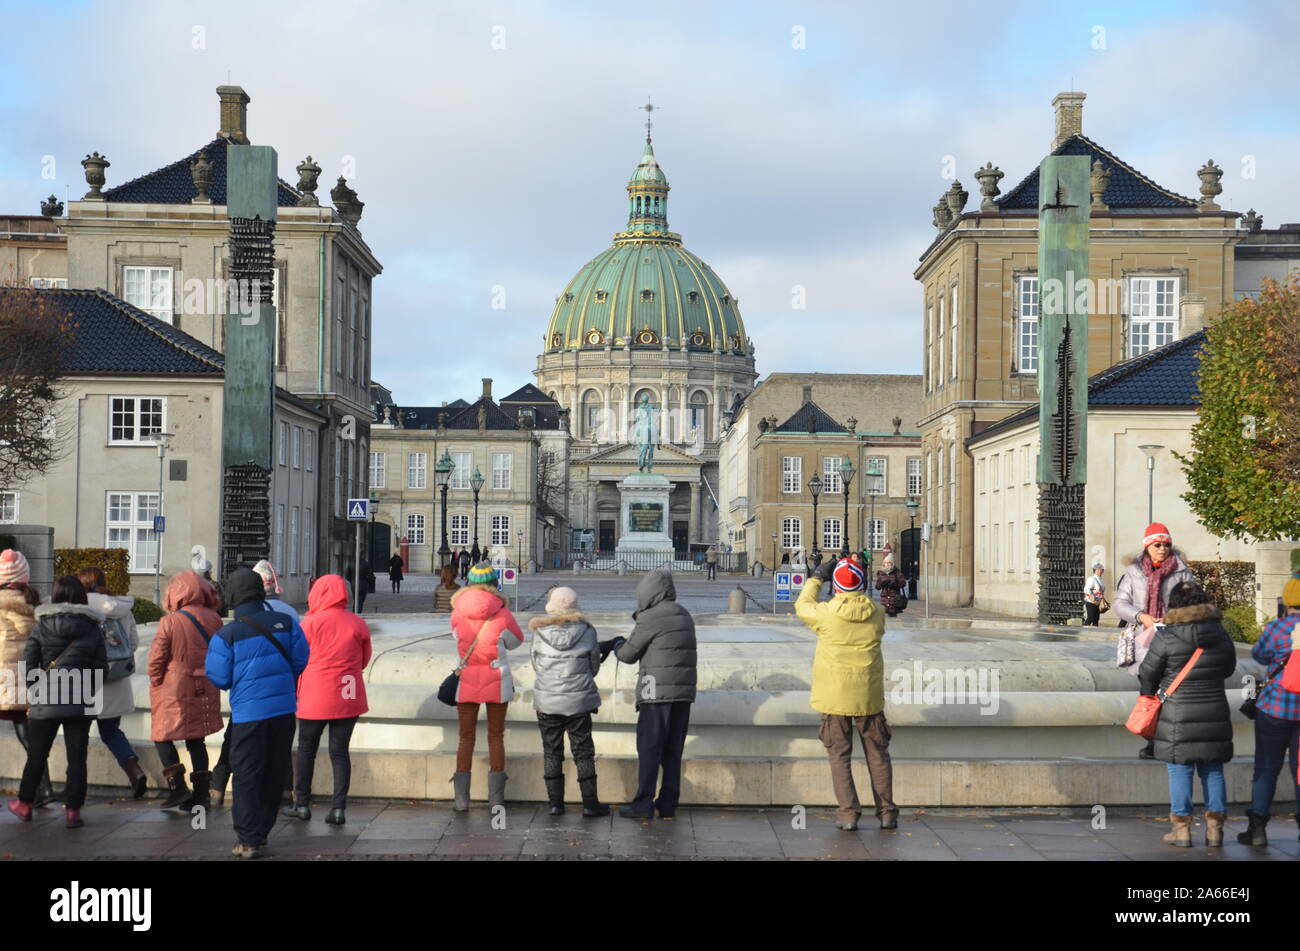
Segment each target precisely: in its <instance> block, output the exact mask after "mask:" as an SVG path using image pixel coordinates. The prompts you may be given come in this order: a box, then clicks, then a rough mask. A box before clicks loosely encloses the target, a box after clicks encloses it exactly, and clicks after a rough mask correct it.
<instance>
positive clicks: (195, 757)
mask: <svg viewBox="0 0 1300 951" xmlns="http://www.w3.org/2000/svg"><path fill="white" fill-rule="evenodd" d="M153 748H154V749H155V750H157V751H158V759H159V760H160V761H161V762H162V764H163V766H164V767H166V766H179V765H180V762H181V754H180V753H178V752H176V744H175V743H173V742H171V741H170V740H155V741H154V744H153ZM185 748H186V749H187V750H189V752H190V769H191V770H193V771H194V772H196V773H206V772H207V771H208V748H207V746H206V745H205V744H204V742H203V739H202V738H199V739H197V740H186V741H185Z"/></svg>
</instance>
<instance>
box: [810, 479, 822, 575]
mask: <svg viewBox="0 0 1300 951" xmlns="http://www.w3.org/2000/svg"><path fill="white" fill-rule="evenodd" d="M808 491H809V492H811V493H812V499H813V547H812V557H811V559H810V560H811V561H812V563H813V567H814V568H816V567H817V565H819V564H820V563H821V558H820V557H819V556H820V546H819V536H820V528H819V526H818V524H817V496H819V495H821V494H822V477H821V476H820V475H818V474H817V473H815V472H814V473H813V477H812V478H811V479H809V480H808Z"/></svg>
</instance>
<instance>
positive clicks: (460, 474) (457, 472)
mask: <svg viewBox="0 0 1300 951" xmlns="http://www.w3.org/2000/svg"><path fill="white" fill-rule="evenodd" d="M451 461H452V462H453V463H454V464H455V468H453V469H452V470H451V481H449V482H448V483H447V488H449V489H468V488H470V484H469V477H470V476H472V475H473V474H474V453H472V452H453V453H452V454H451Z"/></svg>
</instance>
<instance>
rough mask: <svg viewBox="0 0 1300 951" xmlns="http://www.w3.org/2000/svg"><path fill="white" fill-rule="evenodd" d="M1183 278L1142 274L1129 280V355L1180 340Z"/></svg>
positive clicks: (1132, 276)
mask: <svg viewBox="0 0 1300 951" xmlns="http://www.w3.org/2000/svg"><path fill="white" fill-rule="evenodd" d="M1179 284H1180V279H1179V278H1177V277H1170V276H1168V275H1155V274H1138V275H1131V276H1130V277H1129V279H1128V313H1129V316H1128V341H1129V347H1128V355H1129V356H1130V357H1137V356H1141V355H1142V354H1144V353H1147V352H1149V351H1151V350H1155V349H1157V348H1159V347H1163V346H1164V345H1165V344H1168V343H1172V342H1173V341H1175V340H1177V339H1178V324H1179V313H1178V291H1179Z"/></svg>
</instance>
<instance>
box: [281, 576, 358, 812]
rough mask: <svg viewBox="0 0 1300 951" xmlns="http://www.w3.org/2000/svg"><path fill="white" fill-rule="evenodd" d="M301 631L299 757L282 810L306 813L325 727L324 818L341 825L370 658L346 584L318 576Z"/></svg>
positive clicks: (309, 804) (336, 578)
mask: <svg viewBox="0 0 1300 951" xmlns="http://www.w3.org/2000/svg"><path fill="white" fill-rule="evenodd" d="M307 609H308V610H307V614H305V615H304V616H303V618H302V632H303V634H305V635H306V637H307V646H308V647H309V648H310V649H311V654H310V659H309V660H308V661H307V669H306V670H304V671H303V672H302V677H300V678H299V680H298V760H297V764H296V768H295V769H294V776H295V778H296V781H295V783H294V797H293V798H294V803H293V805H290V806H285V807H284V814H285V815H286V816H289V817H291V818H294V819H310V818H311V780H312V773H313V772H314V771H315V767H316V750H317V749H318V748H319V747H320V738H321V734H322V733H324V732H325V727H326V725H327V724H328V726H329V729H330V765H331V766H332V767H333V770H334V799H333V802H332V803H331V808H330V811H329V815H327V816H326V817H325V821H326V822H328V823H329V824H330V825H340V826H341V825H343V823H344V822H346V821H347V819H346V815H345V812H344V810H345V809H346V808H347V803H348V786H349V784H350V783H351V780H352V760H351V758H350V757H349V756H348V746H349V744H351V742H352V730H353V728H355V727H356V725H357V718H358V717H360V716H361V715H362V714H363V713H365V712H366V711H367V710H369V709H370V707H369V705H368V704H367V703H366V685H365V679H364V677H363V673H364V671H365V667H366V664H368V663H370V654H371V647H370V628H369V627H368V626H367V625H366V622H365V621H363V620H362V619H361V618H360V617H358V616H357V615H355V614H353V613H352V612H351V611H349V610H348V587H347V582H345V581H344V580H343V579H342V578H341V577H340V576H338V575H322V576H321V577H320V578H317V579H316V583H315V584H313V585H312V587H311V591H310V593H309V594H308V595H307Z"/></svg>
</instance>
